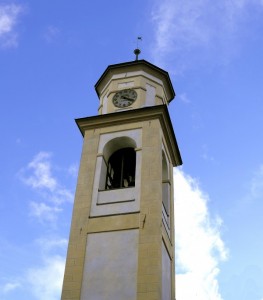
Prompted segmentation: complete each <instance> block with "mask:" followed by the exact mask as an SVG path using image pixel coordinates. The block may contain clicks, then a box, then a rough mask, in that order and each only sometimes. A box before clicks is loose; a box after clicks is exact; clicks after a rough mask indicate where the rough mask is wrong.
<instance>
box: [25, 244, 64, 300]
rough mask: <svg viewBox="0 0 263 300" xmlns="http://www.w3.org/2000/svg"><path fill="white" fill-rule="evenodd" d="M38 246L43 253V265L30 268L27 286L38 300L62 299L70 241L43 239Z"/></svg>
mask: <svg viewBox="0 0 263 300" xmlns="http://www.w3.org/2000/svg"><path fill="white" fill-rule="evenodd" d="M36 242H37V244H38V245H39V248H40V249H41V253H42V265H39V266H37V267H34V268H30V269H29V270H28V271H27V273H26V276H25V285H26V286H27V288H28V289H30V291H31V293H33V294H34V296H35V297H36V298H35V299H37V300H46V299H48V300H57V299H60V296H61V290H62V282H63V276H64V269H65V257H64V255H61V254H58V253H60V252H61V251H62V252H63V253H66V248H67V243H68V241H67V240H66V239H63V238H56V239H54V238H41V239H38V240H37V241H36Z"/></svg>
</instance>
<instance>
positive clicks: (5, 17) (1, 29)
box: [0, 4, 23, 48]
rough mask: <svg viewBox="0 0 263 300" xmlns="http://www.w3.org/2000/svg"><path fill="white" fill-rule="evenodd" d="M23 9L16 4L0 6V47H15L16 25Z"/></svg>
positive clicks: (16, 39) (16, 42)
mask: <svg viewBox="0 0 263 300" xmlns="http://www.w3.org/2000/svg"><path fill="white" fill-rule="evenodd" d="M22 12H23V8H22V6H20V5H16V4H0V47H1V48H8V47H16V46H17V45H18V34H17V32H16V25H17V22H18V18H19V16H20V15H21V13H22Z"/></svg>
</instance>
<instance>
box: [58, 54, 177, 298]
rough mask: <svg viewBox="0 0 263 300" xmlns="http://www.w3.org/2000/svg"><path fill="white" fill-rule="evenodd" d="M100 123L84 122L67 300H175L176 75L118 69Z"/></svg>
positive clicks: (135, 67) (108, 80)
mask: <svg viewBox="0 0 263 300" xmlns="http://www.w3.org/2000/svg"><path fill="white" fill-rule="evenodd" d="M95 89H96V92H97V95H98V98H99V109H98V112H99V114H98V115H97V116H92V117H85V118H81V119H77V120H76V123H77V125H78V127H79V130H80V132H81V134H82V136H83V139H84V141H83V150H82V155H81V162H80V168H79V176H78V183H77V188H76V195H75V201H74V209H73V216H72V223H71V230H70V238H69V245H68V253H67V260H66V267H65V274H64V282H63V290H62V297H61V299H62V300H66V299H70V300H79V299H80V300H139V299H140V300H174V299H175V266H174V255H175V241H174V203H173V176H172V174H173V172H172V170H173V167H176V166H179V165H181V164H182V161H181V156H180V152H179V149H178V146H177V142H176V138H175V135H174V131H173V127H172V123H171V120H170V117H169V113H168V109H167V107H168V104H169V103H170V102H171V101H172V100H173V98H174V97H175V92H174V89H173V86H172V83H171V80H170V77H169V74H168V73H167V72H166V71H164V70H162V69H160V68H158V67H157V66H155V65H153V64H151V63H149V62H147V61H145V60H135V61H131V62H126V63H120V64H115V65H110V66H108V67H107V69H106V70H105V71H104V73H103V74H102V76H101V77H100V79H99V80H98V82H97V83H96V85H95Z"/></svg>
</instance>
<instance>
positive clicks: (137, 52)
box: [133, 48, 141, 60]
mask: <svg viewBox="0 0 263 300" xmlns="http://www.w3.org/2000/svg"><path fill="white" fill-rule="evenodd" d="M133 53H134V54H135V55H136V58H135V60H138V56H139V54H140V53H141V50H140V49H138V48H137V49H135V50H134V51H133Z"/></svg>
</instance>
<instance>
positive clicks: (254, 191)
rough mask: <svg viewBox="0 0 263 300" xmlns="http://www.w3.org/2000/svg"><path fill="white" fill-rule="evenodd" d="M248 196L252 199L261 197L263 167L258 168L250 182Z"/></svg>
mask: <svg viewBox="0 0 263 300" xmlns="http://www.w3.org/2000/svg"><path fill="white" fill-rule="evenodd" d="M250 195H251V196H252V198H254V199H258V198H262V197H263V165H260V166H259V168H258V170H257V171H256V172H255V173H254V176H253V178H252V180H251V182H250Z"/></svg>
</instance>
